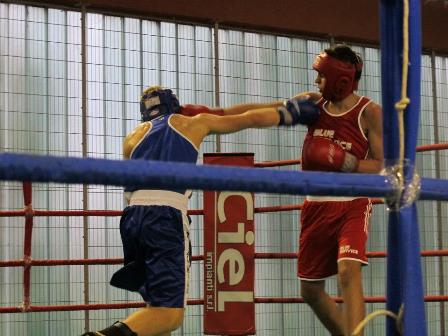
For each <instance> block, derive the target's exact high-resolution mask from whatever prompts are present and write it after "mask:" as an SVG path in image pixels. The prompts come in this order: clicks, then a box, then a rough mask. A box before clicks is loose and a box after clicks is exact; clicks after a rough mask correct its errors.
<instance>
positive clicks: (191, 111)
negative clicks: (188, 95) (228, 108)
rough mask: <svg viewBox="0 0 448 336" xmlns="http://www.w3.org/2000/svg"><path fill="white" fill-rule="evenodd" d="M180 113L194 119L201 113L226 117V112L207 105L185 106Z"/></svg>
mask: <svg viewBox="0 0 448 336" xmlns="http://www.w3.org/2000/svg"><path fill="white" fill-rule="evenodd" d="M179 113H180V114H182V115H184V116H187V117H194V116H195V115H198V114H201V113H208V114H214V115H219V116H222V115H224V110H223V109H221V108H210V107H208V106H205V105H196V104H185V105H182V106H181V107H180V112H179Z"/></svg>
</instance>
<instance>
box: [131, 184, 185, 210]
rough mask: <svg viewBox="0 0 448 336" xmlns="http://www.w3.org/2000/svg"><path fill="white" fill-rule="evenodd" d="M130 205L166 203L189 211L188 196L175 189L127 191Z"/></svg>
mask: <svg viewBox="0 0 448 336" xmlns="http://www.w3.org/2000/svg"><path fill="white" fill-rule="evenodd" d="M125 197H126V198H127V199H128V200H129V205H166V206H170V207H173V208H176V209H178V210H180V211H182V212H183V213H184V214H186V213H187V209H188V197H187V196H186V195H184V194H179V193H177V192H174V191H166V190H136V191H133V192H130V193H125Z"/></svg>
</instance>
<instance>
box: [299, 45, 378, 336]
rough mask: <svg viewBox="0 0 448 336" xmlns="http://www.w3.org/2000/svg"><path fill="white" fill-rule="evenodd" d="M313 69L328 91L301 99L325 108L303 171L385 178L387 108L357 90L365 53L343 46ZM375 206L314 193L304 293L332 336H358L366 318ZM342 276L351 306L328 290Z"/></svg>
mask: <svg viewBox="0 0 448 336" xmlns="http://www.w3.org/2000/svg"><path fill="white" fill-rule="evenodd" d="M313 69H314V70H316V71H317V77H316V81H315V83H316V84H317V87H318V89H319V91H320V93H314V92H307V93H302V94H299V95H297V96H296V97H295V98H294V99H297V98H298V97H307V98H308V99H310V100H312V101H313V102H315V103H316V104H317V106H318V107H319V110H320V115H319V118H318V119H317V121H316V122H314V123H312V124H309V125H308V132H307V134H306V137H305V141H304V143H303V148H302V169H303V170H311V171H332V172H341V173H379V172H380V171H381V169H382V167H383V143H382V110H381V107H380V106H379V105H378V104H376V103H374V102H373V101H372V100H371V99H369V98H367V97H363V96H359V95H357V94H356V93H355V91H356V89H357V87H358V81H359V79H360V77H361V72H362V60H361V58H360V56H359V55H357V54H356V53H355V52H354V51H353V50H352V49H351V48H349V47H348V46H346V45H336V46H334V47H332V48H329V49H326V50H325V51H324V52H323V53H321V54H320V55H318V56H317V57H316V60H315V62H314V64H313ZM294 99H293V100H294ZM371 208H372V205H371V202H370V200H369V199H368V198H364V197H350V198H349V197H311V196H308V197H307V198H306V200H305V203H304V206H303V209H302V212H301V232H300V239H299V258H298V266H299V267H298V276H299V278H300V282H301V294H302V297H303V298H304V300H305V301H306V302H307V303H308V304H309V305H310V306H311V308H312V309H313V311H314V312H315V313H316V315H317V316H318V318H319V319H320V321H321V322H322V323H323V324H324V325H325V327H326V328H327V329H328V330H329V331H330V332H331V334H332V335H351V334H352V332H353V330H354V329H355V328H356V326H357V325H358V324H359V322H360V321H362V320H363V318H364V316H365V306H364V296H363V288H362V272H361V266H362V265H366V264H367V258H366V251H365V246H366V241H367V236H368V227H369V217H370V214H371ZM335 274H337V277H338V283H339V287H340V290H341V294H342V298H343V299H344V304H343V309H340V307H338V306H337V305H336V303H335V302H334V301H333V300H332V299H331V298H330V296H329V295H328V294H327V293H326V291H325V279H326V278H327V277H330V276H332V275H335Z"/></svg>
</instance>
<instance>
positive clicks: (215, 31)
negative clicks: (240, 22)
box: [213, 22, 221, 153]
mask: <svg viewBox="0 0 448 336" xmlns="http://www.w3.org/2000/svg"><path fill="white" fill-rule="evenodd" d="M213 37H214V39H213V40H214V41H213V47H214V50H215V55H214V56H215V59H214V61H215V62H214V64H215V65H214V70H215V71H214V77H215V106H221V102H220V100H219V92H220V86H219V24H218V22H215V27H214V29H213ZM216 152H218V153H219V152H221V136H220V135H219V134H217V135H216Z"/></svg>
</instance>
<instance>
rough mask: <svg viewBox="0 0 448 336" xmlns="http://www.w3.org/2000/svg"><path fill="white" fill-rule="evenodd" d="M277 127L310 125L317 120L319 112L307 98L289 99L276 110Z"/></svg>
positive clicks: (314, 104)
mask: <svg viewBox="0 0 448 336" xmlns="http://www.w3.org/2000/svg"><path fill="white" fill-rule="evenodd" d="M278 112H279V114H280V123H279V125H285V126H292V125H297V124H302V125H312V124H314V123H315V122H316V121H317V119H318V118H319V114H320V110H319V108H318V107H317V105H316V103H315V102H314V101H312V100H311V99H310V97H309V96H302V97H297V98H291V99H288V100H286V101H285V102H284V103H283V106H280V107H279V108H278Z"/></svg>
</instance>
